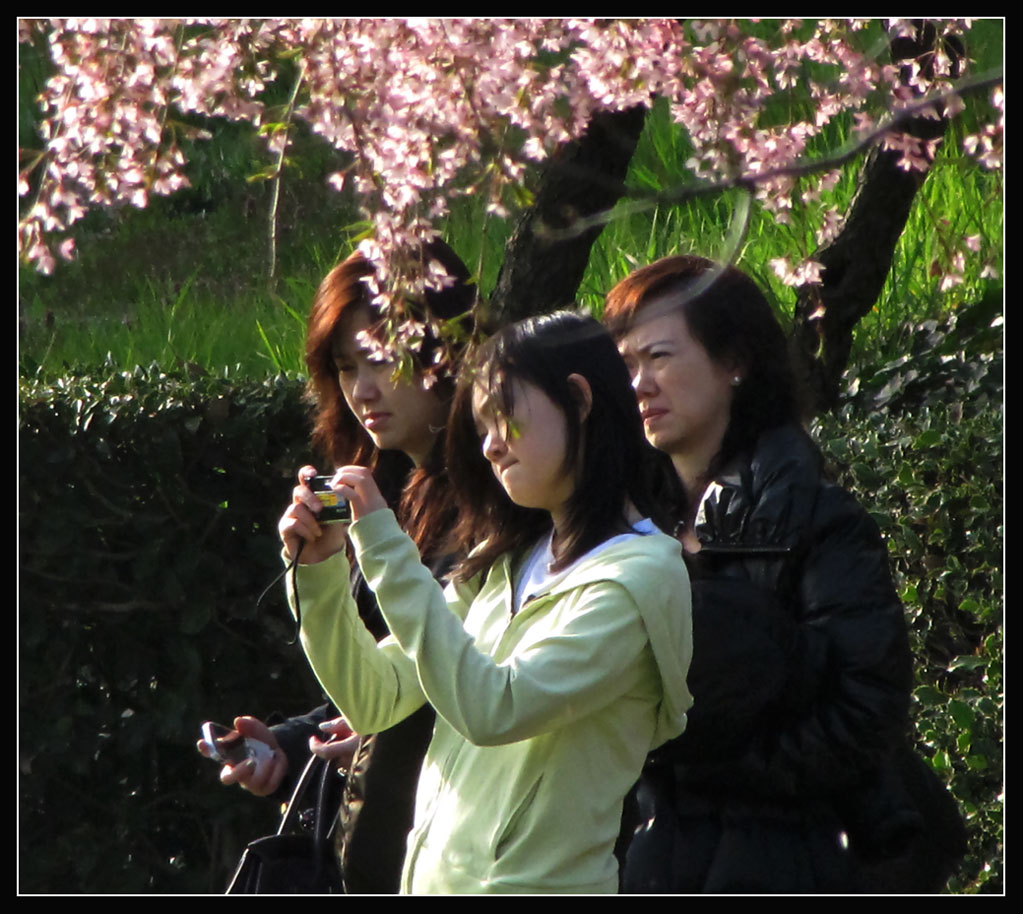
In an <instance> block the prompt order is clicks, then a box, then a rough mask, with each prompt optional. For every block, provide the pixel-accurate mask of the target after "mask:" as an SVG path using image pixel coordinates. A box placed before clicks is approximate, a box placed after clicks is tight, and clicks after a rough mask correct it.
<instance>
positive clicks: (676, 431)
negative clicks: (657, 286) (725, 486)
mask: <svg viewBox="0 0 1023 914" xmlns="http://www.w3.org/2000/svg"><path fill="white" fill-rule="evenodd" d="M657 305H658V303H657V302H651V303H650V304H648V305H646V306H644V308H643V311H641V312H640V313H639V316H638V318H637V321H636V323H635V325H634V326H633V328H632V330H630V331H629V332H628V333H626V334H625V336H624V337H623V338H622V340H621V341H620V343H619V346H618V348H619V350H620V352H621V353H622V356H623V357H624V359H625V363H626V365H627V366H628V368H629V373H630V374H631V376H632V386H633V388H634V389H635V391H636V398H637V400H639V409H640V414H641V415H642V417H643V429H644V431H645V432H646V437H647V440H648V441H649V442H650V443H651V444H652V445H653V446H654V447H656V448H658V449H659V450H661V451H664V452H665V453H667V454H669V455H671V456H672V457H673V458H682V459H688V460H692V459H693V458H700V459H702V458H703V457H704V456H705V457H706V464H705V465H704V469H705V468H706V466H707V465H709V463H710V461H711V459H712V458H713V457H714V455H715V454H716V453H717V452H718V450H719V449H720V447H721V442H722V441H723V440H724V436H725V431H726V430H727V429H728V422H729V417H730V415H731V407H732V397H733V395H734V390H735V387H734V384H735V378H736V377H737V375H738V372H737V371H736V368H735V366H730V365H724V364H722V363H720V362H717V361H715V360H714V359H713V358H711V356H710V354H709V353H708V352H707V350H706V349H705V348H704V347H703V345H702V344H700V343H699V342H698V341H697V340H696V339H695V338H694V337H693V336H692V335H691V334H690V332H689V324H688V322H687V321H686V319H685V317H684V316H683V315H682V314H681V313H680V312H679V311H678V310H677V308H676V309H672V310H661V309H660V308H658V307H657ZM644 312H647V313H649V314H650V316H649V317H647V318H646V319H644V317H643V314H644Z"/></svg>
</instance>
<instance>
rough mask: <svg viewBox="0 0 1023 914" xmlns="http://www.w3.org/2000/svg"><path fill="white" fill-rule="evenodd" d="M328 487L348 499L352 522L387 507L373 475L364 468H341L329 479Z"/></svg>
mask: <svg viewBox="0 0 1023 914" xmlns="http://www.w3.org/2000/svg"><path fill="white" fill-rule="evenodd" d="M330 486H331V488H332V489H334V490H336V491H337V493H338V494H339V495H342V496H344V497H345V498H347V499H348V501H349V503H350V504H351V506H352V520H358V519H359V518H360V517H365V516H366V515H367V514H372V513H373V512H374V511H382V510H383V509H385V508H386V507H387V502H386V501H384V496H383V495H381V494H380V489H379V488H378V487H377V484H376V480H375V479H374V478H373V474H372V473H371V472H370V471H369V470H368V469H367V468H366V467H354V466H350V467H341V469H339V470H338V471H337V472H336V473H335V474H334V477H333V479H331V481H330Z"/></svg>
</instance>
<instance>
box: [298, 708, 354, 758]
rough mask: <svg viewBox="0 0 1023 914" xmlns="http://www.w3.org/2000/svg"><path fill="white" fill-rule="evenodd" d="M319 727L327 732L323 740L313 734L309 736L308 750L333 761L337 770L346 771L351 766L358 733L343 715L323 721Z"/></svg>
mask: <svg viewBox="0 0 1023 914" xmlns="http://www.w3.org/2000/svg"><path fill="white" fill-rule="evenodd" d="M320 729H321V730H322V731H323V732H324V733H325V734H327V736H328V741H327V742H324V741H323V740H321V739H317V738H316V737H315V736H310V737H309V751H310V752H311V753H312V754H313V755H318V756H319V757H320V758H324V759H328V760H329V761H332V762H334V764H335V765H336V766H337V769H338V771H348V770H349V769H350V768H351V767H352V759H353V758H354V757H355V751H356V750H357V749H358V748H359V734H358V733H354V732H353V731H352V728H351V727H349V726H348V721H346V720H345V719H344V718H343V717H335V718H334V719H333V720H328V721H324V722H323V723H322V724H320Z"/></svg>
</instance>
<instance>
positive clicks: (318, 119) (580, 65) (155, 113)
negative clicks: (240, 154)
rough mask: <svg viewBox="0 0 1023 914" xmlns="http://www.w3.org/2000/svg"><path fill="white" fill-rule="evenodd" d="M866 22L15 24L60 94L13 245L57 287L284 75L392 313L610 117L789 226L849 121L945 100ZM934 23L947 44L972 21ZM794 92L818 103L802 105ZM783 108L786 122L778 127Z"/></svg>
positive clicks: (50, 103) (911, 150) (783, 268)
mask: <svg viewBox="0 0 1023 914" xmlns="http://www.w3.org/2000/svg"><path fill="white" fill-rule="evenodd" d="M865 24H866V22H865V21H864V20H821V21H813V22H809V23H804V22H802V21H800V20H786V21H785V22H783V23H782V24H781V26H780V28H778V29H777V30H776V34H775V35H774V37H772V38H770V39H767V38H763V37H755V36H754V35H753V34H752V31H751V30H750V29H749V28H748V23H744V22H743V21H741V20H707V21H690V22H688V23H686V25H683V24H682V23H681V22H680V21H679V20H675V19H624V20H597V19H529V18H522V19H457V18H450V19H426V18H423V19H271V20H256V19H187V20H186V19H181V20H178V19H107V20H104V19H51V20H22V21H20V22H19V33H20V37H21V39H22V40H39V39H40V37H42V38H45V40H46V41H47V42H48V45H49V49H50V57H51V61H52V65H53V75H52V76H51V78H50V79H49V81H48V82H47V84H46V86H45V89H44V91H43V93H42V96H41V97H40V105H41V108H42V121H41V131H42V141H43V144H44V148H43V149H42V150H41V151H40V152H39V153H38V154H37V155H36V156H34V157H32V158H31V159H30V160H29V162H28V164H27V165H25V166H24V167H23V169H22V171H21V172H20V174H19V192H20V193H21V194H22V195H23V196H24V197H26V198H28V200H27V203H26V205H25V207H24V215H23V218H22V220H21V222H20V225H19V244H20V247H21V251H22V254H23V256H24V257H25V259H26V260H27V261H29V262H32V263H34V264H35V265H36V266H37V267H38V268H39V269H41V270H44V271H49V270H52V269H53V268H54V266H55V263H56V256H55V254H54V250H55V249H56V251H57V254H58V256H59V255H63V256H65V257H70V256H73V241H72V236H71V234H70V229H71V227H72V225H73V224H74V223H75V222H76V221H77V220H78V219H80V218H81V217H82V215H84V213H85V212H86V211H87V209H88V208H89V207H92V206H116V205H124V204H128V205H134V206H144V205H145V204H146V202H147V200H148V199H149V197H150V195H151V194H154V193H155V194H167V193H171V192H173V191H174V190H176V189H177V188H179V187H183V186H186V185H187V183H188V179H187V176H186V173H185V165H186V162H185V155H184V152H183V148H182V143H181V140H182V138H183V137H186V136H190V135H193V134H194V133H195V130H194V128H188V127H186V126H185V125H183V124H182V123H181V121H180V120H179V118H178V115H180V114H201V115H205V116H209V117H225V118H231V119H235V120H245V121H249V122H251V123H252V124H254V125H256V126H261V125H262V124H263V121H264V119H266V117H267V110H266V107H265V104H264V101H263V90H264V89H265V87H266V86H267V85H268V84H269V83H270V82H272V81H274V80H275V79H278V78H279V76H280V74H281V72H282V69H283V62H284V61H286V60H289V61H294V62H296V64H297V70H298V78H299V79H300V86H299V89H300V91H299V92H298V93H297V95H296V100H297V101H296V106H295V111H294V115H295V117H296V118H297V119H300V120H302V121H304V122H305V123H306V124H308V125H309V127H310V129H311V130H312V131H313V132H314V133H316V134H317V135H319V136H321V137H322V138H323V139H324V140H325V141H326V142H328V143H330V144H331V145H332V146H333V147H335V148H336V149H337V150H338V151H339V163H343V167H339V170H338V171H337V172H336V173H335V174H334V175H332V176H331V180H330V183H331V184H332V185H333V186H334V187H340V186H343V185H344V184H346V183H349V182H350V183H351V184H352V185H353V186H354V188H355V190H356V191H357V193H358V197H359V199H360V201H361V206H362V207H363V210H364V213H365V215H366V218H367V219H368V220H369V221H370V222H371V223H372V228H373V231H372V239H371V240H368V241H366V242H364V250H365V253H366V254H367V255H368V256H369V257H370V258H371V259H372V260H373V262H374V263H375V264H376V265H377V275H376V278H375V291H376V292H377V294H378V296H379V302H380V304H381V305H382V306H384V307H385V309H387V311H388V312H389V313H391V312H397V313H398V314H399V316H400V311H401V301H402V298H403V296H408V295H412V296H415V295H417V294H418V293H419V292H421V291H422V289H423V287H424V286H425V285H427V284H436V283H437V282H438V279H437V277H436V276H434V275H432V274H431V271H430V270H429V268H428V266H427V265H424V264H423V263H422V262H421V260H420V258H418V257H416V256H414V252H415V251H417V250H420V249H421V245H422V244H423V242H424V241H428V240H429V239H431V238H432V237H434V236H435V234H436V232H437V228H436V226H437V225H438V222H439V220H440V219H441V218H442V217H443V216H444V215H445V213H446V212H447V210H448V206H449V204H450V201H451V200H452V199H453V198H455V197H457V196H459V195H465V194H477V195H481V196H484V198H485V199H486V201H487V205H488V207H489V208H490V209H491V210H492V211H494V212H495V213H497V214H500V215H506V214H507V213H508V212H509V210H510V208H511V206H512V205H513V201H514V200H515V199H516V193H515V192H516V189H517V188H520V187H521V185H522V183H523V182H524V180H525V176H526V167H527V165H528V163H530V162H532V163H536V162H542V161H543V160H544V159H545V158H547V157H548V156H550V155H551V154H552V153H553V152H554V151H555V149H556V148H557V147H558V146H559V145H561V144H563V143H565V142H568V141H570V140H572V139H574V138H576V137H578V136H580V134H581V133H582V132H583V131H584V130H585V128H586V125H587V124H588V122H589V120H590V118H591V116H592V114H593V113H594V112H595V111H597V110H599V109H603V110H624V109H626V108H631V107H633V106H636V105H643V106H649V105H651V104H652V103H653V101H654V100H655V99H656V98H658V97H664V98H666V99H668V101H669V103H670V105H671V110H672V113H673V116H674V118H675V119H676V121H677V122H678V123H680V124H681V125H683V126H684V127H685V129H686V130H687V132H688V135H689V137H690V139H691V141H692V148H693V154H692V158H691V160H690V162H689V163H688V165H689V167H690V169H691V171H692V173H693V175H694V177H695V179H697V180H706V181H720V180H732V181H735V180H741V181H743V182H745V183H746V184H747V185H748V186H750V187H751V188H753V190H754V192H755V195H756V197H757V199H758V201H759V202H760V203H761V204H762V205H763V206H765V207H767V208H768V209H769V210H770V211H771V212H772V213H773V214H774V216H775V218H776V219H778V220H779V221H785V220H786V219H787V218H788V214H789V211H790V210H791V208H792V205H793V200H794V195H795V194H796V193H802V194H803V195H804V196H805V195H810V196H813V195H815V194H819V193H820V191H821V189H822V188H825V187H826V186H827V182H829V181H833V180H834V178H833V171H828V170H824V171H822V172H821V173H820V174H819V175H816V176H807V174H806V173H805V172H804V173H803V175H802V177H800V178H798V179H797V177H796V175H795V173H794V172H792V171H790V170H791V169H792V167H793V166H794V165H795V164H797V163H801V162H805V160H806V159H807V157H812V156H811V149H812V143H813V141H814V139H815V138H816V137H819V136H820V135H821V132H822V131H823V130H825V128H826V127H827V126H828V124H829V123H831V122H832V120H834V119H835V118H836V117H838V116H839V115H841V114H845V113H851V114H852V115H854V116H855V117H856V118H857V119H858V123H859V124H860V125H861V126H862V127H863V128H864V129H867V128H870V127H873V126H874V125H875V124H876V118H877V117H878V116H879V115H880V114H881V113H884V112H890V111H892V110H895V109H897V108H898V107H899V105H900V104H907V103H909V102H910V101H915V100H919V98H920V97H921V94H926V93H928V92H931V91H934V90H935V89H936V88H937V89H941V88H944V87H946V86H947V85H948V80H949V78H950V77H949V67H948V65H947V62H946V61H945V60H942V59H939V57H938V56H937V55H932V58H933V59H931V60H929V61H928V62H927V66H924V65H923V64H922V63H921V64H917V63H916V62H914V63H913V66H912V68H911V72H910V73H909V75H908V78H907V74H906V72H905V70H904V69H903V70H902V71H900V69H899V68H898V67H896V66H894V65H892V64H884V63H881V62H879V59H878V55H877V49H876V48H874V49H871V48H870V47H867V48H866V49H864V47H863V46H864V45H866V42H863V41H860V40H858V33H860V32H861V30H862V29H863V27H864V25H865ZM939 25H940V28H941V29H942V30H944V31H945V32H949V33H955V32H959V31H962V30H963V29H964V28H966V27H967V26H968V22H964V21H959V20H949V21H946V22H943V23H940V24H939ZM888 26H889V28H890V29H891V31H892V33H893V34H900V33H902V32H904V31H906V30H909V29H912V28H913V26H912V24H911V23H907V22H905V21H903V20H893V21H891V22H890V23H888ZM797 90H798V97H799V98H803V99H807V98H808V99H809V104H803V105H802V106H801V107H800V106H798V105H797V104H795V102H794V101H793V100H794V99H795V98H796V97H797ZM779 106H784V107H785V108H786V110H787V111H789V112H790V113H789V114H788V115H786V116H785V117H782V118H780V117H779V116H778V113H777V112H778V110H779ZM793 111H795V112H797V113H795V114H792V113H791V112H793ZM190 131H191V133H190ZM267 135H268V136H269V138H270V142H271V143H272V144H274V145H273V148H275V149H280V148H281V146H282V144H286V142H287V137H286V135H285V134H282V132H281V131H280V130H279V129H272V130H269V131H267ZM885 141H886V142H887V143H888V144H889V145H891V146H892V147H893V148H900V149H902V150H903V153H904V156H905V163H906V167H917V168H922V167H926V165H927V163H928V161H929V158H930V156H931V155H932V154H933V149H923V150H921V149H920V147H919V146H918V145H916V144H915V143H914V142H911V141H910V140H907V139H905V138H903V135H901V134H897V133H892V134H889V135H888V136H887V137H886V139H885ZM971 142H972V148H969V147H968V148H969V151H973V152H975V153H976V154H977V155H978V156H979V157H980V158H981V160H982V161H983V162H984V163H985V164H987V165H989V166H991V165H993V164H994V163H995V162H996V160H997V159H998V157H999V156H1000V150H1001V143H1000V128H999V127H990V128H987V127H985V128H983V129H982V130H981V132H979V133H978V134H977V135H976V137H975V138H974V139H973V140H972V141H971ZM830 230H831V229H830V228H829V227H825V228H824V229H823V231H825V232H827V231H830ZM776 269H777V270H778V271H779V274H780V275H783V276H785V277H786V281H792V282H797V281H813V279H814V278H815V277H816V276H817V271H816V270H815V268H814V265H813V264H812V263H809V264H803V265H801V266H797V267H795V268H790V267H789V266H788V265H783V264H777V265H776ZM399 293H400V294H399ZM400 325H401V321H400V320H399V321H398V326H400Z"/></svg>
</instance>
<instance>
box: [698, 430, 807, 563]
mask: <svg viewBox="0 0 1023 914" xmlns="http://www.w3.org/2000/svg"><path fill="white" fill-rule="evenodd" d="M820 472H821V457H820V453H819V451H818V450H817V448H816V447H815V445H814V444H813V442H812V441H811V440H810V438H809V436H808V435H807V434H806V433H805V432H804V431H803V430H802V429H801V428H799V427H798V426H782V427H779V428H775V429H771V430H770V431H767V432H765V433H764V434H763V435H761V436H760V438H759V439H758V440H757V443H756V447H755V448H754V450H753V453H752V454H747V455H741V456H740V457H738V458H736V459H735V460H733V461H732V462H731V463H730V464H729V465H728V466H726V467H725V468H724V470H722V472H720V473H719V474H718V475H717V476H716V477H715V478H714V480H713V481H712V482H711V484H710V485H709V486H708V487H707V490H706V492H705V493H704V496H703V498H702V500H701V502H700V506H699V508H698V510H697V514H696V523H695V525H694V529H695V532H696V535H697V537H698V538H699V540H700V543H701V544H702V546H703V547H704V548H711V549H722V550H727V549H730V548H742V549H744V550H745V549H749V548H764V549H771V550H789V549H793V548H795V547H796V546H797V545H798V544H799V542H800V540H801V538H802V536H803V534H804V533H805V531H806V530H807V529H809V525H810V521H811V518H812V515H813V510H814V505H815V503H816V498H817V491H818V488H819V484H820V478H821V476H820Z"/></svg>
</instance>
